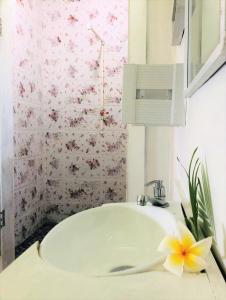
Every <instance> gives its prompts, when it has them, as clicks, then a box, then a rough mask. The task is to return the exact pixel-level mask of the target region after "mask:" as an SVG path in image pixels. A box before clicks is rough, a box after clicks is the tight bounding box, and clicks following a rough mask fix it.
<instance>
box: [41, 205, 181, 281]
mask: <svg viewBox="0 0 226 300" xmlns="http://www.w3.org/2000/svg"><path fill="white" fill-rule="evenodd" d="M175 230H176V223H175V219H174V217H173V216H172V215H171V214H170V213H169V212H168V211H166V209H163V208H157V207H152V206H148V207H139V206H137V205H134V204H133V205H131V204H119V203H118V204H107V205H103V206H101V207H98V208H93V209H89V210H86V211H84V212H81V213H78V214H76V215H73V216H71V217H69V218H67V219H65V220H64V221H62V222H61V223H59V224H58V225H57V226H55V227H54V228H53V229H52V230H51V231H50V232H49V233H48V234H47V235H46V237H45V238H44V239H43V241H42V242H41V245H40V256H41V258H42V259H43V260H45V261H48V262H49V263H50V264H52V265H54V266H55V267H57V268H60V269H63V270H66V271H70V272H75V273H82V274H86V275H93V276H112V275H114V276H115V275H126V274H132V273H136V272H141V271H145V270H147V269H148V268H150V267H151V266H152V265H154V264H156V263H157V262H159V261H160V260H161V259H162V257H161V254H159V253H158V251H157V248H158V245H159V243H160V241H161V240H162V238H163V237H164V236H165V235H166V233H173V232H175Z"/></svg>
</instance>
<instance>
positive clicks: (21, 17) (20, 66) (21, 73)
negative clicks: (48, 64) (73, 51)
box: [12, 1, 45, 244]
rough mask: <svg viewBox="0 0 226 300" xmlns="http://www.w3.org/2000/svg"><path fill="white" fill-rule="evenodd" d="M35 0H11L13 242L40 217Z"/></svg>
mask: <svg viewBox="0 0 226 300" xmlns="http://www.w3.org/2000/svg"><path fill="white" fill-rule="evenodd" d="M35 4H37V1H15V6H16V10H15V17H14V20H15V26H14V37H13V41H14V44H13V45H12V46H13V57H14V61H13V97H14V99H13V111H14V201H15V209H16V211H15V219H16V220H15V221H16V227H15V235H16V244H18V243H20V242H21V241H22V240H24V239H25V238H26V237H28V236H29V235H30V234H31V233H32V232H33V231H34V230H35V229H36V228H37V227H39V226H40V225H41V224H42V222H43V218H44V192H45V179H44V177H43V175H44V167H43V155H44V152H43V147H44V134H45V130H44V129H45V127H44V119H43V116H44V110H43V101H44V99H43V98H42V86H41V68H40V61H39V57H40V51H39V44H40V41H39V37H38V33H39V28H38V26H39V22H38V21H39V20H38V17H39V11H38V6H37V7H35V6H34V5H35Z"/></svg>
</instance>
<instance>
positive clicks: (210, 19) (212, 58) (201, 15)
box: [185, 0, 226, 96]
mask: <svg viewBox="0 0 226 300" xmlns="http://www.w3.org/2000/svg"><path fill="white" fill-rule="evenodd" d="M186 9H187V18H186V20H187V21H186V24H185V26H186V30H187V37H186V39H187V74H186V75H187V90H186V96H191V95H192V94H193V93H194V92H195V91H196V90H197V89H198V88H199V87H201V86H202V85H203V84H204V83H205V82H206V81H207V80H208V79H209V78H210V77H211V76H212V75H213V74H214V72H215V71H217V69H218V68H219V67H220V66H221V65H222V64H223V63H224V62H225V58H226V53H225V52H226V51H225V45H224V37H225V0H198V1H197V0H188V1H187V5H186ZM223 12H224V13H223Z"/></svg>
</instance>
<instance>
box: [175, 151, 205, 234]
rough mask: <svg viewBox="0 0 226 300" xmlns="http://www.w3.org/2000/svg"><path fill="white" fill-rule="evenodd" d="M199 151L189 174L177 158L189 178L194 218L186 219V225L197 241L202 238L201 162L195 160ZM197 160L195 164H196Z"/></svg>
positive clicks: (191, 162)
mask: <svg viewBox="0 0 226 300" xmlns="http://www.w3.org/2000/svg"><path fill="white" fill-rule="evenodd" d="M197 150H198V147H197V148H196V149H195V150H194V152H193V154H192V157H191V160H190V164H189V169H188V172H187V171H186V169H185V168H184V166H183V165H182V163H181V162H180V160H179V158H178V157H177V160H178V162H179V163H180V164H181V166H182V167H183V169H184V170H185V172H186V175H187V178H188V186H189V196H190V202H191V209H192V217H190V218H185V221H186V224H187V226H188V228H189V229H190V230H191V232H192V233H193V235H194V237H195V239H196V240H199V237H200V230H199V224H198V217H199V213H198V188H199V185H200V181H199V178H198V172H199V168H200V160H199V158H197V159H196V160H195V155H196V152H197ZM194 160H195V162H194Z"/></svg>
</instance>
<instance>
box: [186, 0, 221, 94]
mask: <svg viewBox="0 0 226 300" xmlns="http://www.w3.org/2000/svg"><path fill="white" fill-rule="evenodd" d="M191 6H192V5H191V1H190V0H186V2H185V34H184V35H185V36H184V37H185V74H184V75H185V76H184V80H185V82H184V86H185V97H188V98H189V97H191V96H192V95H193V94H194V93H195V92H196V91H197V90H198V89H199V88H200V87H201V86H202V85H203V84H205V82H206V81H207V80H209V79H210V77H211V76H213V75H214V73H215V72H217V70H218V69H219V68H220V67H221V66H222V65H223V64H224V63H225V62H226V0H220V9H221V12H220V40H219V42H218V44H217V46H216V47H215V49H214V50H213V52H212V53H211V54H210V56H209V58H208V59H207V61H206V62H205V64H204V65H203V66H202V67H201V69H200V70H199V72H198V73H197V74H196V76H195V77H194V78H193V80H192V81H191V82H190V83H188V67H189V66H188V64H189V44H190V43H189V40H190V34H189V22H190V20H189V16H190V15H191V14H190V10H191V9H192V7H191Z"/></svg>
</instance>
